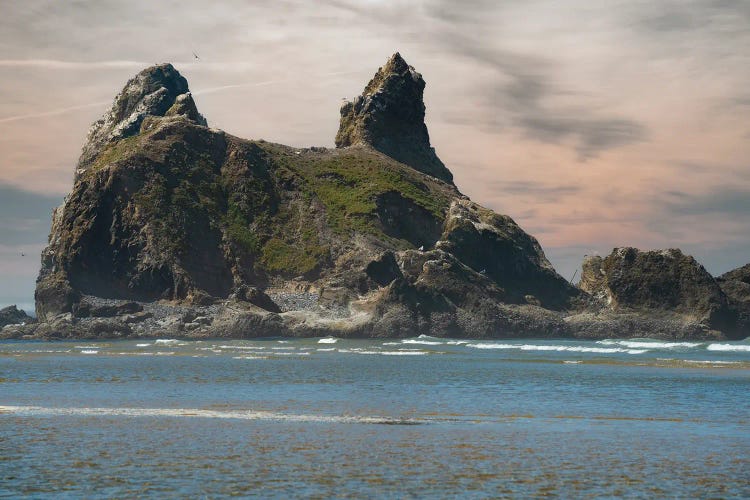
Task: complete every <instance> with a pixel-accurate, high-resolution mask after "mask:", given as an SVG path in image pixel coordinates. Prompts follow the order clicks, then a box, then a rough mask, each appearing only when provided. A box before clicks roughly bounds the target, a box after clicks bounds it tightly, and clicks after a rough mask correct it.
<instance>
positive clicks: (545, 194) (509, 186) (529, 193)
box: [492, 181, 581, 203]
mask: <svg viewBox="0 0 750 500" xmlns="http://www.w3.org/2000/svg"><path fill="white" fill-rule="evenodd" d="M492 190H493V191H495V190H497V191H500V192H501V193H502V195H503V196H506V195H516V196H523V197H528V198H533V199H534V201H535V202H541V203H552V202H556V201H558V200H559V199H560V198H562V197H564V196H568V195H571V194H576V193H579V192H580V191H581V188H580V187H579V186H573V185H549V184H542V183H538V182H530V181H501V182H494V183H492Z"/></svg>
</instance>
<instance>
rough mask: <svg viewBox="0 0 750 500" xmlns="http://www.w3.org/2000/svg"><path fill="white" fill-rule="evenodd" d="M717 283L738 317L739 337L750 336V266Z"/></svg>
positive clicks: (730, 273) (723, 277) (730, 274)
mask: <svg viewBox="0 0 750 500" xmlns="http://www.w3.org/2000/svg"><path fill="white" fill-rule="evenodd" d="M717 281H718V282H719V286H721V290H722V291H723V292H724V293H725V294H726V296H727V299H728V300H729V305H730V307H731V308H732V310H733V311H734V312H735V314H736V315H737V336H738V337H743V336H744V335H750V264H745V265H744V266H742V267H739V268H737V269H735V270H733V271H729V272H728V273H725V274H722V275H721V276H719V278H718V280H717Z"/></svg>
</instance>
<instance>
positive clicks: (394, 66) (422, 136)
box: [336, 52, 453, 182]
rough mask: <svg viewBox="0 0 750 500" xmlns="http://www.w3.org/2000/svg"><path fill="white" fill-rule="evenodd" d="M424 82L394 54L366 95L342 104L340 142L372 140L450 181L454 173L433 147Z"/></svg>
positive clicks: (400, 158)
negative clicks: (427, 123) (425, 118)
mask: <svg viewBox="0 0 750 500" xmlns="http://www.w3.org/2000/svg"><path fill="white" fill-rule="evenodd" d="M424 87H425V82H424V80H423V79H422V75H420V74H419V73H417V72H416V71H415V70H414V68H413V67H411V66H409V65H408V64H406V61H404V59H403V58H402V57H401V55H400V54H399V53H398V52H397V53H395V54H394V55H393V56H392V57H391V58H390V59H389V60H388V62H387V63H386V64H385V66H383V67H382V68H380V69H378V72H377V73H375V76H374V77H373V78H372V80H370V83H368V84H367V86H366V87H365V90H364V92H362V95H360V96H358V97H357V98H356V99H354V101H352V102H350V101H347V102H345V103H344V105H343V106H342V107H341V124H340V126H339V132H338V134H336V146H337V147H346V146H351V145H353V144H367V145H369V146H372V147H373V148H375V149H377V150H378V151H381V152H383V153H385V154H386V155H388V156H390V157H391V158H394V159H396V160H398V161H400V162H401V163H405V164H406V165H409V166H410V167H413V168H415V169H417V170H419V171H420V172H424V173H426V174H429V175H432V176H433V177H437V178H438V179H441V180H444V181H446V182H451V181H452V180H453V174H451V172H450V171H449V170H448V169H447V168H445V165H443V162H442V161H440V159H439V158H438V157H437V155H436V154H435V150H434V149H433V148H432V147H431V146H430V136H429V134H428V133H427V126H426V125H425V123H424V113H425V106H424V101H423V100H422V95H423V93H424Z"/></svg>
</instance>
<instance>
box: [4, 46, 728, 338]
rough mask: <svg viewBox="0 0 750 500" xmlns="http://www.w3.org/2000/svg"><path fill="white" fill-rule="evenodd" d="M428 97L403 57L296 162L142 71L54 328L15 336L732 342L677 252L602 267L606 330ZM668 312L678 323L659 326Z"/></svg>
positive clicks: (55, 234) (96, 170)
mask: <svg viewBox="0 0 750 500" xmlns="http://www.w3.org/2000/svg"><path fill="white" fill-rule="evenodd" d="M423 89H424V81H423V80H422V78H421V76H420V75H419V74H418V73H416V71H415V70H414V69H413V68H411V67H410V66H408V65H407V64H406V63H405V62H404V60H403V59H402V58H401V57H400V56H399V55H398V54H396V55H394V56H393V57H392V58H391V59H390V60H389V61H388V63H387V64H386V65H385V66H384V67H383V68H381V69H380V70H379V71H378V73H377V74H376V76H375V78H374V79H373V80H372V81H371V82H370V84H369V85H368V86H367V88H366V89H365V93H364V94H363V96H362V97H360V98H359V99H358V100H357V101H355V102H354V103H353V104H350V105H347V106H345V107H344V109H343V110H342V121H341V129H340V130H339V135H338V136H337V141H336V142H337V146H338V147H337V148H336V149H326V148H318V147H314V148H309V149H296V148H290V147H287V146H283V145H280V144H271V143H268V142H265V141H262V140H261V141H251V140H244V139H240V138H237V137H233V136H231V135H229V134H226V133H224V132H222V131H220V130H215V129H210V128H208V127H207V125H206V121H205V119H204V118H203V117H202V116H201V115H200V113H198V110H197V108H196V106H195V103H194V102H193V100H192V97H191V96H190V93H189V89H188V85H187V82H186V81H185V79H184V78H183V77H182V76H181V75H180V74H179V73H178V72H177V71H176V70H175V69H174V68H173V67H172V66H171V65H168V64H167V65H160V66H155V67H152V68H148V69H146V70H144V71H142V72H141V73H139V74H138V75H137V76H136V77H135V78H134V79H132V80H130V81H129V82H128V83H127V85H126V86H125V88H124V89H123V91H122V92H121V93H120V94H119V95H118V96H117V97H116V99H115V102H114V104H113V106H112V109H111V110H110V111H109V112H107V113H106V114H105V115H104V117H103V118H102V119H101V120H99V121H98V122H96V123H95V124H94V127H93V128H92V131H91V133H90V134H89V138H88V141H87V143H86V144H85V145H84V148H83V153H82V155H81V159H80V161H79V163H78V167H77V170H76V176H75V182H74V186H73V189H72V191H71V193H70V195H69V196H68V197H67V198H66V200H65V203H64V204H63V205H62V206H61V207H59V208H58V209H57V210H56V211H55V213H54V217H53V221H52V230H51V233H50V237H49V245H48V247H47V248H46V249H45V250H44V251H43V253H42V269H41V271H40V274H39V278H38V280H37V289H36V311H37V315H38V318H39V320H40V322H39V323H38V324H35V325H25V326H9V327H6V328H5V329H3V330H2V335H3V336H5V337H20V336H23V335H34V336H37V337H42V338H64V337H86V338H98V337H119V336H156V335H159V336H164V335H167V336H183V337H193V338H198V337H222V336H225V337H257V336H272V335H295V336H315V335H337V336H350V337H351V336H358V337H362V336H413V335H418V334H422V333H425V334H432V335H441V336H458V337H511V336H513V337H517V336H535V337H539V336H554V337H565V336H583V337H607V336H620V335H622V336H649V335H657V336H662V337H675V336H690V337H710V336H720V335H721V333H720V332H717V331H716V330H715V329H716V328H721V321H722V318H723V315H724V314H725V312H726V309H727V307H726V298H725V297H724V294H723V293H722V292H721V290H719V289H718V287H717V286H714V285H715V284H713V285H712V281H711V280H710V279H707V278H706V277H705V276H704V274H705V271H702V268H699V266H698V265H697V264H696V263H695V262H694V261H692V260H691V259H689V258H686V257H684V256H681V254H678V253H675V252H672V253H668V254H664V255H663V256H661V257H660V255H661V254H659V255H654V256H652V255H651V254H648V255H646V256H645V257H644V256H643V255H641V254H639V253H638V252H635V251H624V253H623V252H620V253H622V255H620V253H616V254H613V256H611V257H610V258H608V259H604V260H602V261H597V262H595V263H594V262H587V263H586V268H587V271H586V272H585V273H584V284H583V287H584V288H585V289H586V290H588V291H590V292H591V293H592V294H594V295H596V296H602V297H605V298H607V297H609V298H611V299H612V300H611V301H610V309H609V312H611V313H613V314H614V313H616V315H617V316H616V318H615V319H612V318H609V317H605V316H606V314H605V312H606V311H605V306H603V305H597V304H596V301H595V300H594V299H591V298H590V297H589V295H588V294H587V293H585V292H582V291H581V290H579V289H578V288H576V287H574V286H572V285H570V284H569V283H568V282H567V281H566V280H565V279H563V278H562V277H561V276H559V275H558V274H557V273H556V272H555V271H554V269H553V268H552V266H551V265H550V263H549V261H548V260H547V259H546V257H545V255H544V252H543V251H542V248H541V247H540V245H539V244H538V242H537V241H536V240H535V239H534V238H533V237H531V236H530V235H528V234H526V233H525V232H524V231H523V230H522V229H521V228H520V227H519V226H518V225H517V224H516V223H515V222H514V221H513V220H512V219H511V218H510V217H507V216H504V215H499V214H496V213H494V212H492V211H491V210H488V209H486V208H483V207H481V206H479V205H478V204H476V203H473V202H471V201H470V200H468V199H467V198H466V197H465V196H463V195H462V194H461V193H460V192H459V191H458V190H457V189H456V187H455V186H454V185H453V183H452V176H451V174H450V172H449V171H448V170H447V169H446V168H445V167H444V166H443V164H442V162H440V160H439V159H438V158H437V156H436V155H435V152H434V150H433V149H432V148H430V146H429V138H428V134H427V129H426V127H425V125H424V103H423V101H422V92H423ZM662 271H664V273H665V274H663V275H662V274H660V273H662ZM709 278H710V277H709ZM665 280H666V281H665ZM712 286H713V288H712ZM592 300H593V301H594V305H593V306H588V305H587V304H589V302H590V301H592ZM613 304H614V305H613ZM641 306H643V307H641ZM586 307H588V309H582V308H586ZM615 309H617V310H616V311H615ZM624 309H627V311H628V312H627V314H631V316H629V318H630V319H629V320H628V321H629V323H627V324H626V323H623V321H622V320H621V318H622V317H623V315H624V314H626V312H625V311H624ZM654 310H660V311H666V312H665V314H667V313H668V314H669V315H671V316H669V318H671V319H669V321H661V322H659V321H657V322H655V323H654V322H651V323H648V322H644V321H643V319H642V318H643V317H642V315H641V311H646V312H647V313H648V314H650V312H649V311H654ZM581 311H583V312H581ZM571 313H573V314H571ZM639 315H640V316H639ZM687 316H690V318H691V319H690V321H687V322H685V321H683V319H684V318H685V317H687ZM618 318H620V319H618ZM631 323H632V324H636V325H639V326H638V327H637V328H634V327H631V326H627V325H630V324H631ZM686 324H687V325H688V326H684V325H686ZM623 325H625V326H623ZM644 325H647V326H646V327H644ZM649 325H650V326H649Z"/></svg>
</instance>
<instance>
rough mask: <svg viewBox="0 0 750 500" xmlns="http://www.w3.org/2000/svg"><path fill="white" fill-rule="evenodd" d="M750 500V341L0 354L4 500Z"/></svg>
mask: <svg viewBox="0 0 750 500" xmlns="http://www.w3.org/2000/svg"><path fill="white" fill-rule="evenodd" d="M233 495H234V496H255V497H261V498H289V497H312V498H330V497H337V498H341V497H344V498H347V497H351V498H383V497H385V498H409V497H416V498H423V497H443V498H444V497H462V498H464V497H465V498H487V497H493V498H497V497H512V498H526V497H541V496H548V497H560V498H584V497H589V498H599V497H621V496H625V497H631V498H655V497H681V498H686V497H700V498H707V497H716V498H747V497H750V342H747V341H744V342H664V341H651V340H604V341H599V342H575V341H563V340H544V341H532V340H502V341H499V340H497V341H495V340H493V341H489V340H471V341H467V340H447V339H436V338H430V337H420V338H412V339H405V340H337V339H332V338H327V339H305V340H289V339H266V340H252V341H227V340H217V341H200V342H198V341H180V340H173V339H161V340H156V341H154V340H137V341H136V340H133V341H131V340H128V341H109V342H82V341H73V342H54V343H47V342H14V341H8V342H2V343H0V496H2V497H19V496H28V497H33V498H46V497H49V498H52V497H54V498H65V497H71V498H79V497H118V498H122V497H134V496H140V497H149V496H150V497H159V498H170V497H198V498H216V497H224V496H233Z"/></svg>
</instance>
